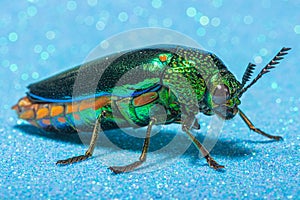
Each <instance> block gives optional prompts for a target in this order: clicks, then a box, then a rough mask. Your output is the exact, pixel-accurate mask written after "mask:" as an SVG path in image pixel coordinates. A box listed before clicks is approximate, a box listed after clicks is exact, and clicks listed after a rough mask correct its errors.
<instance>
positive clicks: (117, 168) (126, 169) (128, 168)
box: [109, 118, 156, 174]
mask: <svg viewBox="0 0 300 200" xmlns="http://www.w3.org/2000/svg"><path fill="white" fill-rule="evenodd" d="M155 122H156V119H155V118H151V120H150V122H149V125H148V128H147V132H146V137H145V140H144V145H143V150H142V154H141V156H140V158H139V160H138V161H136V162H134V163H131V164H129V165H125V166H111V167H109V169H110V170H111V171H113V172H114V173H115V174H120V173H124V172H129V171H132V170H134V169H135V168H137V167H139V166H140V165H141V164H143V162H145V161H146V157H147V152H148V148H149V143H150V136H151V130H152V126H153V125H154V123H155Z"/></svg>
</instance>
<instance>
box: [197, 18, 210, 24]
mask: <svg viewBox="0 0 300 200" xmlns="http://www.w3.org/2000/svg"><path fill="white" fill-rule="evenodd" d="M199 21H200V24H202V25H203V26H206V25H207V24H208V23H209V18H208V17H207V16H202V17H200V20H199Z"/></svg>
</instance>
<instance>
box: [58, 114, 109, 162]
mask: <svg viewBox="0 0 300 200" xmlns="http://www.w3.org/2000/svg"><path fill="white" fill-rule="evenodd" d="M103 117H105V111H103V112H102V113H101V114H100V115H99V116H98V117H97V120H96V123H95V125H94V130H93V134H92V138H91V141H90V145H89V148H88V150H87V151H86V152H85V154H84V155H80V156H74V157H72V158H68V159H65V160H58V161H57V162H56V164H59V165H68V164H72V163H76V162H80V161H83V160H86V159H87V158H89V157H91V156H92V154H93V152H94V149H95V147H96V142H97V139H98V135H99V131H100V128H101V120H102V118H103Z"/></svg>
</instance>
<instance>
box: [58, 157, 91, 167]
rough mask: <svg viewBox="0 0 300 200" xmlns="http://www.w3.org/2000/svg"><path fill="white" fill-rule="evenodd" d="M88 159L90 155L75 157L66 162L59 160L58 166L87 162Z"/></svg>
mask: <svg viewBox="0 0 300 200" xmlns="http://www.w3.org/2000/svg"><path fill="white" fill-rule="evenodd" d="M88 157H90V156H89V155H80V156H74V157H72V158H68V159H65V160H58V161H57V162H56V164H57V165H69V164H73V163H76V162H81V161H84V160H86V159H87V158H88Z"/></svg>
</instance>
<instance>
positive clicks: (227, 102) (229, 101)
mask: <svg viewBox="0 0 300 200" xmlns="http://www.w3.org/2000/svg"><path fill="white" fill-rule="evenodd" d="M290 49H291V48H285V47H283V48H282V49H281V50H280V51H279V52H278V53H277V54H276V56H275V57H274V58H273V59H272V60H271V61H270V62H269V63H268V64H267V65H266V66H265V67H264V68H263V69H262V70H261V71H260V73H259V74H258V75H257V76H256V77H255V78H254V79H253V80H252V81H251V83H250V84H248V85H247V86H245V84H246V82H248V81H249V80H250V78H251V75H252V72H253V70H254V67H255V65H254V64H252V63H249V65H248V67H247V68H246V71H245V73H244V75H243V78H242V83H240V82H238V81H237V80H236V78H235V77H234V76H233V74H231V73H230V72H229V71H225V70H223V71H222V70H221V71H220V73H218V74H217V75H215V76H213V77H212V79H211V84H210V88H209V92H208V94H207V104H208V106H209V107H210V109H211V110H212V111H213V112H214V113H216V114H217V115H218V116H220V117H221V118H223V119H231V118H233V117H234V116H235V115H236V114H237V112H238V105H239V104H240V103H241V102H240V100H239V98H240V97H241V96H242V95H243V93H245V92H246V91H247V90H248V89H249V88H250V87H251V86H252V85H254V84H255V83H256V82H257V81H258V79H260V78H261V77H262V76H263V75H264V74H266V73H268V72H269V70H270V69H272V68H275V65H277V64H278V63H279V61H280V60H281V59H283V56H284V55H286V54H287V52H288V51H289V50H290Z"/></svg>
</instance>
